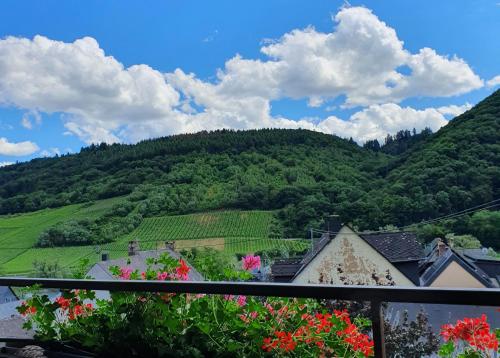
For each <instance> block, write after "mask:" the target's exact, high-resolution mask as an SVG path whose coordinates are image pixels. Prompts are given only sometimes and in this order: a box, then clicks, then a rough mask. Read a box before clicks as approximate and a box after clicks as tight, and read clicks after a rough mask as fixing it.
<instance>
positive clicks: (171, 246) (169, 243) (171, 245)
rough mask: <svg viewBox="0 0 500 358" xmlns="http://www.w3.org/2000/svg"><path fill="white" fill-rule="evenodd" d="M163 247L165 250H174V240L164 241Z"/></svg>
mask: <svg viewBox="0 0 500 358" xmlns="http://www.w3.org/2000/svg"><path fill="white" fill-rule="evenodd" d="M165 248H166V249H167V250H172V251H175V241H165Z"/></svg>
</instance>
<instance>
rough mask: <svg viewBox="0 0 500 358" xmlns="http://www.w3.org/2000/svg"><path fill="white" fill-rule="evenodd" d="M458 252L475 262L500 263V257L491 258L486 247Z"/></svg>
mask: <svg viewBox="0 0 500 358" xmlns="http://www.w3.org/2000/svg"><path fill="white" fill-rule="evenodd" d="M456 251H458V252H459V253H460V254H462V255H463V256H465V257H467V258H470V259H472V260H475V261H478V260H483V261H493V262H500V257H495V256H491V255H490V254H489V252H488V249H486V248H484V247H483V248H482V249H462V250H456Z"/></svg>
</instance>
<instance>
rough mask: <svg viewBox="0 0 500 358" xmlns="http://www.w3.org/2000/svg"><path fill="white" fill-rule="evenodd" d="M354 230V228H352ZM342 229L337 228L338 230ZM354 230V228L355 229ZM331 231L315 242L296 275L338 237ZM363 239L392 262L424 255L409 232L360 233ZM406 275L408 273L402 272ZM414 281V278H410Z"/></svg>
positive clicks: (410, 259) (420, 257)
mask: <svg viewBox="0 0 500 358" xmlns="http://www.w3.org/2000/svg"><path fill="white" fill-rule="evenodd" d="M351 230H352V229H351ZM338 231H340V229H338V230H337V232H338ZM353 231H354V230H353ZM337 232H335V233H334V235H331V234H330V233H324V234H323V235H322V236H321V237H320V239H319V240H317V241H315V242H313V246H312V248H311V250H309V252H308V253H307V254H306V255H305V256H304V258H303V259H302V261H301V266H300V267H299V268H298V269H297V272H296V273H295V275H294V277H297V275H299V274H300V273H301V272H302V271H303V270H304V269H305V268H306V267H307V265H309V263H310V262H311V261H312V260H314V258H315V257H316V256H317V255H318V254H319V253H320V252H321V251H322V250H323V249H324V248H325V247H326V246H327V245H328V244H329V243H330V242H331V241H332V240H333V239H334V238H335V237H336V234H337ZM357 235H358V236H359V237H360V238H361V239H363V240H364V241H366V242H367V243H368V244H369V245H370V246H371V247H373V248H374V249H375V250H376V251H377V252H379V253H380V254H381V255H382V256H384V257H385V258H386V259H387V260H388V261H389V262H391V263H398V262H406V261H418V260H420V259H422V258H423V257H424V251H423V249H422V246H421V245H420V243H419V242H418V241H417V238H416V236H415V234H413V233H409V232H390V233H358V234H357ZM402 273H403V274H404V275H405V276H407V274H406V273H405V272H402ZM410 279H412V281H414V278H410Z"/></svg>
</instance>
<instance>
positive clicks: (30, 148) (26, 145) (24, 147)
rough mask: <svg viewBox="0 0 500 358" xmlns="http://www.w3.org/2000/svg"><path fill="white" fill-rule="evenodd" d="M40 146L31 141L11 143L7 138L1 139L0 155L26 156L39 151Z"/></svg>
mask: <svg viewBox="0 0 500 358" xmlns="http://www.w3.org/2000/svg"><path fill="white" fill-rule="evenodd" d="M38 150H39V148H38V146H37V145H36V144H35V143H33V142H29V141H25V142H18V143H11V142H9V141H8V140H7V138H0V155H10V156H24V155H30V154H33V153H35V152H36V151H38Z"/></svg>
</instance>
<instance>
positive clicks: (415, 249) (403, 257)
mask: <svg viewBox="0 0 500 358" xmlns="http://www.w3.org/2000/svg"><path fill="white" fill-rule="evenodd" d="M358 235H359V236H360V237H361V238H362V239H363V240H365V241H366V242H367V243H368V244H370V245H371V246H372V247H373V248H374V249H375V250H377V251H378V252H379V253H381V254H382V255H383V256H384V257H385V258H386V259H387V260H389V261H390V262H391V263H394V262H401V261H415V260H420V259H422V258H423V257H424V250H423V248H422V245H421V244H420V243H419V242H418V240H417V237H416V235H415V234H414V233H411V232H387V233H373V234H371V233H367V234H363V233H360V234H358Z"/></svg>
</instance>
